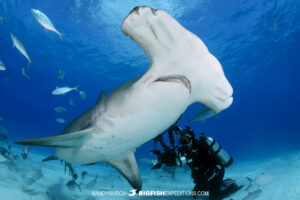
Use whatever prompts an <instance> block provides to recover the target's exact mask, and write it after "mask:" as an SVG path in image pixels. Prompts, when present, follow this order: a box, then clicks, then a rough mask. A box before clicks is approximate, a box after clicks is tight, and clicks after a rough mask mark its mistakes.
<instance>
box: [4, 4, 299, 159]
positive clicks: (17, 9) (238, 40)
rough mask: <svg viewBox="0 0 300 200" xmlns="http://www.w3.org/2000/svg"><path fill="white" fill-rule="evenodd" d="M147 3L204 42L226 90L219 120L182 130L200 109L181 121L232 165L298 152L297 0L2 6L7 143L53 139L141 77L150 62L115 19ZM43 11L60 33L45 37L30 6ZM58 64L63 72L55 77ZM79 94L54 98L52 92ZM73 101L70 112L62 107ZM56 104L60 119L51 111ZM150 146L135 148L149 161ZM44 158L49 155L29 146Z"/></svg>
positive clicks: (47, 32)
mask: <svg viewBox="0 0 300 200" xmlns="http://www.w3.org/2000/svg"><path fill="white" fill-rule="evenodd" d="M142 5H147V6H150V7H153V8H155V9H163V10H165V11H167V12H168V13H170V14H171V15H172V16H174V18H176V19H177V20H178V22H179V23H181V24H182V25H183V26H184V27H185V28H186V29H188V30H190V31H191V32H193V33H194V34H196V35H197V36H198V37H200V38H201V39H202V41H203V42H204V43H205V44H206V46H207V47H208V49H209V51H210V52H211V53H212V54H213V55H215V56H216V57H217V58H218V60H219V61H220V63H221V64H222V67H223V69H224V72H225V74H226V77H227V78H228V80H229V82H230V83H231V85H232V87H233V90H234V95H233V96H234V100H233V104H232V105H231V106H230V107H229V108H228V109H227V110H225V111H223V112H221V113H220V114H219V115H218V116H217V117H212V118H210V119H208V120H206V121H205V122H193V123H189V121H188V119H189V118H191V117H193V115H194V114H196V113H197V111H198V110H199V109H200V108H201V105H199V104H197V105H196V104H195V105H192V106H191V107H189V108H188V109H187V111H186V112H185V113H184V115H183V116H182V118H181V119H180V121H179V123H178V124H179V125H180V126H182V127H184V126H185V125H190V126H192V128H193V129H194V131H195V132H196V134H197V135H198V136H199V135H200V133H201V132H204V133H205V134H206V135H209V136H212V137H214V138H215V139H216V140H217V141H218V142H219V143H220V144H222V146H223V147H224V149H226V150H227V151H228V152H230V154H231V155H232V156H233V157H234V158H235V159H237V160H250V159H254V158H257V157H265V156H276V155H277V154H280V153H286V152H290V151H294V150H299V148H300V144H299V140H300V134H299V133H300V126H299V122H300V118H299V112H300V93H299V91H300V83H299V74H300V69H299V66H300V56H299V55H298V54H299V52H300V23H299V22H300V2H299V1H298V0H285V1H284V0H278V1H276V0H272V1H270V0H252V1H250V0H243V1H237V0H234V1H213V0H212V1H197V0H192V1H190V0H189V1H188V0H173V1H169V0H167V1H151V0H145V1H142V0H136V1H121V0H113V1H105V0H99V1H95V0H88V1H82V0H74V1H63V2H62V1H37V0H27V1H21V0H1V1H0V17H5V18H4V20H3V23H0V38H1V40H0V60H1V61H2V62H3V63H4V64H5V66H6V68H7V70H6V71H0V96H1V97H0V116H1V117H2V118H3V120H1V121H0V126H1V127H4V128H5V129H6V130H7V135H8V137H9V139H10V140H11V141H18V140H21V139H29V138H38V137H46V136H53V135H57V134H58V133H60V132H61V131H62V129H63V128H64V127H65V126H66V124H60V123H57V122H56V120H55V119H56V118H58V117H61V118H63V119H65V120H66V121H67V122H70V121H72V119H74V118H75V117H76V116H78V115H79V114H81V113H82V112H84V111H85V110H87V109H88V108H89V107H91V106H92V105H94V104H95V102H96V100H97V98H98V95H99V94H100V91H101V90H102V89H105V91H106V93H109V92H111V91H112V90H113V89H115V88H116V87H118V86H119V85H121V84H122V83H124V82H126V81H129V80H131V79H133V78H135V77H137V76H140V75H143V74H144V73H145V72H146V71H147V69H148V68H149V65H150V62H149V60H148V58H147V57H146V55H145V54H144V52H143V51H142V50H141V49H140V48H139V46H138V45H137V44H136V43H134V42H133V41H132V40H131V39H130V38H129V37H127V36H125V35H124V34H123V33H122V32H121V24H122V21H123V19H124V18H125V17H126V16H127V15H128V13H129V12H130V11H131V10H132V9H133V8H134V7H135V6H142ZM32 8H35V9H39V10H41V11H43V12H44V13H45V14H47V16H48V17H49V18H50V19H51V21H52V22H53V24H54V25H55V27H56V28H57V29H58V30H59V31H60V32H62V33H64V34H66V36H63V40H60V39H59V37H58V35H57V34H55V33H53V32H50V31H46V30H45V29H44V28H43V27H42V26H41V25H40V24H38V23H37V21H36V20H35V19H34V17H33V16H32V14H31V12H30V9H32ZM10 33H14V35H16V36H17V37H18V38H19V39H20V40H21V41H23V43H24V45H25V46H26V49H27V51H28V54H29V56H30V58H31V59H32V60H34V61H35V62H36V63H37V64H36V65H35V64H32V65H31V66H30V70H29V72H28V73H29V75H30V77H31V79H30V80H28V79H26V78H25V77H24V76H23V75H22V68H23V67H27V63H28V62H27V60H26V58H25V57H24V56H23V55H21V54H20V53H19V52H18V50H17V49H16V48H13V45H12V41H11V39H10ZM57 67H60V68H61V69H63V70H64V71H65V73H66V74H65V78H64V80H63V81H62V80H58V78H57ZM77 85H80V87H79V89H80V90H82V91H84V92H85V93H86V94H87V98H86V99H85V100H83V99H82V98H80V96H79V95H78V93H77V92H74V91H73V92H70V93H68V94H66V95H61V96H54V95H52V94H51V92H52V91H53V90H54V89H55V88H56V86H70V87H75V86H77ZM70 99H72V100H73V101H74V102H75V104H76V106H71V105H70V104H69V101H70ZM57 106H63V107H65V108H66V109H67V112H66V113H57V112H55V111H54V108H55V107H57ZM151 148H153V141H149V142H148V143H146V144H144V145H143V146H142V147H140V148H138V149H137V151H136V156H137V157H140V158H142V157H151V156H150V153H149V150H151ZM36 149H38V150H40V151H43V152H48V151H49V152H51V151H52V150H51V149H49V148H36Z"/></svg>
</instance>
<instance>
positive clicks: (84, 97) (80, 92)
mask: <svg viewBox="0 0 300 200" xmlns="http://www.w3.org/2000/svg"><path fill="white" fill-rule="evenodd" d="M79 95H80V97H81V99H83V100H85V99H86V93H85V92H84V91H79Z"/></svg>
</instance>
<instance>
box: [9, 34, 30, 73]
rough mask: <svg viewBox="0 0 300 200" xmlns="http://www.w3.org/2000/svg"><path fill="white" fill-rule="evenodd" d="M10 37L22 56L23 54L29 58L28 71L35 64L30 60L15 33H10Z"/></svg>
mask: <svg viewBox="0 0 300 200" xmlns="http://www.w3.org/2000/svg"><path fill="white" fill-rule="evenodd" d="M10 37H11V40H12V42H13V47H16V48H17V49H18V50H19V51H20V52H21V54H23V56H25V57H26V58H27V60H28V65H27V71H28V70H29V66H30V64H31V63H35V62H34V61H32V60H31V59H30V57H29V55H28V53H27V50H26V48H25V45H24V44H23V42H22V41H21V40H19V39H18V38H17V37H16V36H15V35H14V34H13V33H10Z"/></svg>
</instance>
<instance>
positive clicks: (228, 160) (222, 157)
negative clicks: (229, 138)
mask: <svg viewBox="0 0 300 200" xmlns="http://www.w3.org/2000/svg"><path fill="white" fill-rule="evenodd" d="M200 140H204V141H205V143H206V144H207V145H208V148H209V150H210V151H211V152H212V155H213V156H214V157H215V159H217V160H218V161H219V163H220V165H222V166H223V167H229V166H230V165H231V164H232V162H233V158H232V157H231V156H230V155H229V154H228V153H227V152H226V151H225V150H224V149H223V148H222V146H221V145H220V144H219V143H217V142H216V140H214V139H213V138H211V137H205V136H204V135H203V134H202V135H201V136H200Z"/></svg>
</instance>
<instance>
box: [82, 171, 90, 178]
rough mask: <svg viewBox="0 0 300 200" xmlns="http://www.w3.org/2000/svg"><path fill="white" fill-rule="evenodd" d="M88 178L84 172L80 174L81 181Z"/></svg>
mask: <svg viewBox="0 0 300 200" xmlns="http://www.w3.org/2000/svg"><path fill="white" fill-rule="evenodd" d="M87 176H88V173H87V172H86V171H83V172H81V179H85V178H86V177H87Z"/></svg>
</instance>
